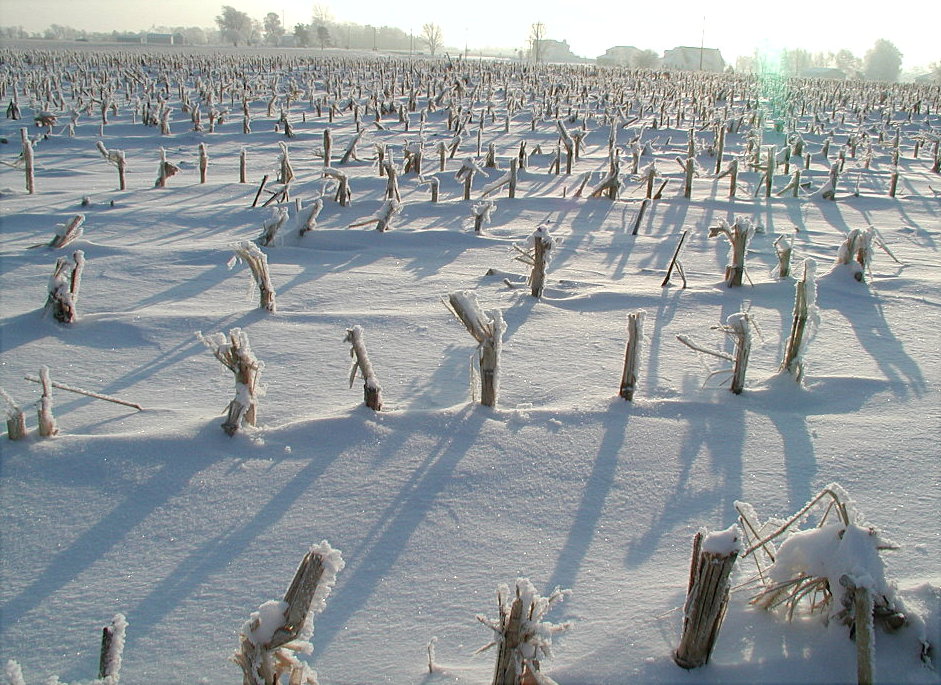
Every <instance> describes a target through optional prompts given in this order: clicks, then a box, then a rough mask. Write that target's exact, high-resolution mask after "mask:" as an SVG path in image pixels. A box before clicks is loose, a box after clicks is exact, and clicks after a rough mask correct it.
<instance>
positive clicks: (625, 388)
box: [618, 309, 646, 402]
mask: <svg viewBox="0 0 941 685" xmlns="http://www.w3.org/2000/svg"><path fill="white" fill-rule="evenodd" d="M645 316H646V312H645V311H644V310H642V309H641V310H638V311H636V312H633V313H631V314H628V315H627V349H626V351H625V353H624V370H623V371H622V373H621V387H620V391H619V392H618V394H619V395H620V396H621V397H623V398H624V399H625V400H627V401H628V402H631V401H632V400H633V399H634V389H635V388H636V387H637V365H638V360H639V358H640V348H641V343H642V341H643V337H644V317H645Z"/></svg>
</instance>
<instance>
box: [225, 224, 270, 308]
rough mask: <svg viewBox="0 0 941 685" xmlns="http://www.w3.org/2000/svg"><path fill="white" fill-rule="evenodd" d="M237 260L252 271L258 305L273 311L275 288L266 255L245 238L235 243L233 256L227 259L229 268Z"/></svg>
mask: <svg viewBox="0 0 941 685" xmlns="http://www.w3.org/2000/svg"><path fill="white" fill-rule="evenodd" d="M237 261H242V262H245V263H246V264H248V267H249V268H250V269H251V271H252V278H253V279H254V281H255V285H257V286H258V292H259V294H260V296H261V297H260V304H259V306H260V307H261V308H263V309H267V310H268V311H269V312H273V311H275V290H274V286H273V285H272V284H271V274H270V273H269V272H268V255H266V254H265V253H264V252H262V251H261V249H260V248H259V247H258V245H256V244H255V243H252V242H248V241H247V240H246V241H242V242H240V243H237V244H236V245H235V256H234V257H233V258H232V259H231V260H229V264H228V266H229V268H230V269H231V268H232V267H233V266H234V265H235V263H236V262H237Z"/></svg>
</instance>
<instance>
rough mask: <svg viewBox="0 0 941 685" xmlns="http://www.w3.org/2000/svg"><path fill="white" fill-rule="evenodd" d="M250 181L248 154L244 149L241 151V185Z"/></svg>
mask: <svg viewBox="0 0 941 685" xmlns="http://www.w3.org/2000/svg"><path fill="white" fill-rule="evenodd" d="M247 181H248V152H247V151H246V150H245V148H244V147H243V148H242V149H241V150H239V183H246V182H247Z"/></svg>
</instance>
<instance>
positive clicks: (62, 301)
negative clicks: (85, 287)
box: [46, 250, 85, 323]
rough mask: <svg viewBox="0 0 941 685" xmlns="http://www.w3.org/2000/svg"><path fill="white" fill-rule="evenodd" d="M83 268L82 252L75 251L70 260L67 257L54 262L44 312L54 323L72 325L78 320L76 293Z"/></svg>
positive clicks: (83, 257)
mask: <svg viewBox="0 0 941 685" xmlns="http://www.w3.org/2000/svg"><path fill="white" fill-rule="evenodd" d="M84 268H85V253H84V252H83V251H82V250H76V251H75V252H74V253H73V255H72V259H71V260H69V259H68V258H67V257H59V258H58V259H57V260H56V268H55V271H53V273H52V277H51V278H50V279H49V295H48V296H47V297H46V310H48V311H51V312H52V316H53V317H54V318H55V320H56V321H59V322H61V323H74V322H75V319H77V318H78V310H77V305H78V292H79V287H80V286H81V282H82V271H83V270H84Z"/></svg>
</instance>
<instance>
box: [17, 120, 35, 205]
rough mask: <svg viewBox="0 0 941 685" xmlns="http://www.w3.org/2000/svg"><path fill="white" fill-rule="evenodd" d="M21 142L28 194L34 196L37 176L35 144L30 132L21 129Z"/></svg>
mask: <svg viewBox="0 0 941 685" xmlns="http://www.w3.org/2000/svg"><path fill="white" fill-rule="evenodd" d="M20 141H21V142H22V144H23V168H24V170H25V172H26V192H27V193H29V194H30V195H32V194H33V193H35V192H36V176H35V174H34V172H33V143H32V141H31V140H30V139H29V132H28V130H27V129H25V128H21V129H20Z"/></svg>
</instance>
